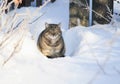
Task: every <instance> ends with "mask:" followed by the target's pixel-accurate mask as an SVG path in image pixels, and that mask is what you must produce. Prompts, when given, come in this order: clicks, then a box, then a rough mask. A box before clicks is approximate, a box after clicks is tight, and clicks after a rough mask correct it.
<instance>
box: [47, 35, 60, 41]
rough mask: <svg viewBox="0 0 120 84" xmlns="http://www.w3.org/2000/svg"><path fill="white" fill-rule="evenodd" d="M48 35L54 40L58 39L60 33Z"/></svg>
mask: <svg viewBox="0 0 120 84" xmlns="http://www.w3.org/2000/svg"><path fill="white" fill-rule="evenodd" d="M48 37H49V38H50V39H53V40H54V39H57V38H58V37H59V35H49V36H48Z"/></svg>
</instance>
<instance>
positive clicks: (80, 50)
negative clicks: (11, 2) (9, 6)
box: [0, 0, 120, 84]
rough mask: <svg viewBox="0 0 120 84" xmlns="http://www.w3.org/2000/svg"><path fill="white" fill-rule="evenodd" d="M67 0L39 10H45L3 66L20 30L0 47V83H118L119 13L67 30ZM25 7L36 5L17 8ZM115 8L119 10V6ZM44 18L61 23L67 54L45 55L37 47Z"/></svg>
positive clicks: (119, 70) (119, 79)
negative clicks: (107, 20)
mask: <svg viewBox="0 0 120 84" xmlns="http://www.w3.org/2000/svg"><path fill="white" fill-rule="evenodd" d="M68 2H69V0H57V1H56V2H55V3H53V4H51V3H49V4H47V6H45V7H44V8H43V9H42V10H41V11H40V12H39V13H40V14H41V13H44V12H45V10H47V11H46V13H45V14H44V15H43V16H42V17H41V18H40V19H38V20H37V21H36V22H34V23H32V24H28V25H27V28H28V29H30V30H29V31H27V33H26V37H25V38H24V41H23V44H22V48H20V50H19V51H18V52H16V53H15V54H14V56H13V57H12V58H11V59H10V60H9V61H8V62H7V63H6V64H5V65H4V66H3V65H2V64H3V62H4V60H6V59H7V58H8V56H9V52H11V51H12V50H13V45H14V41H16V40H18V37H20V35H21V32H22V31H20V32H19V33H18V34H15V35H13V38H14V39H12V40H9V41H8V44H7V46H6V47H4V48H0V49H1V50H0V84H120V56H119V55H120V29H119V24H120V22H119V20H120V19H118V18H119V16H115V17H114V19H113V20H114V21H115V23H111V24H107V25H94V26H91V27H83V26H78V27H75V28H72V29H69V30H68V22H69V19H68V17H69V8H68V7H69V5H68ZM115 5H116V6H117V5H119V4H117V3H116V4H115ZM119 6H120V5H119ZM27 9H29V10H30V13H31V14H32V13H34V11H35V10H36V9H37V8H33V7H29V8H21V9H18V10H17V12H18V13H23V12H26V10H27ZM51 10H52V11H51ZM115 10H119V11H120V8H115ZM117 12H118V11H117ZM38 16H39V15H38ZM36 17H37V16H35V17H34V18H36ZM34 18H33V19H32V20H31V21H33V20H34ZM116 18H117V20H118V21H117V20H116ZM31 21H30V22H31ZM45 22H48V23H59V22H61V23H62V31H63V37H64V41H65V45H66V53H65V54H66V57H64V58H56V59H48V58H46V57H45V56H43V55H42V53H41V52H40V51H39V50H38V48H37V45H36V41H37V38H38V35H39V34H40V32H41V31H42V30H43V29H44V23H45ZM23 31H24V30H23ZM0 38H2V32H1V33H0Z"/></svg>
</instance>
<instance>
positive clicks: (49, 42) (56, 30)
mask: <svg viewBox="0 0 120 84" xmlns="http://www.w3.org/2000/svg"><path fill="white" fill-rule="evenodd" d="M37 46H38V48H39V50H40V51H41V52H42V53H43V54H44V55H45V56H47V57H48V58H56V57H64V54H65V44H64V40H63V37H62V32H61V29H60V24H48V23H45V30H43V31H42V33H41V34H40V35H39V38H38V41H37Z"/></svg>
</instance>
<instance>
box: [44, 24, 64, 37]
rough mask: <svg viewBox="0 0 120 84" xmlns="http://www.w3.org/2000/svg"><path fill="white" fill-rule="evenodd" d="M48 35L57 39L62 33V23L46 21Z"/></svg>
mask: <svg viewBox="0 0 120 84" xmlns="http://www.w3.org/2000/svg"><path fill="white" fill-rule="evenodd" d="M45 30H46V33H45V35H46V37H47V38H50V39H56V38H58V37H60V36H61V35H62V32H61V23H59V24H48V23H45Z"/></svg>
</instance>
